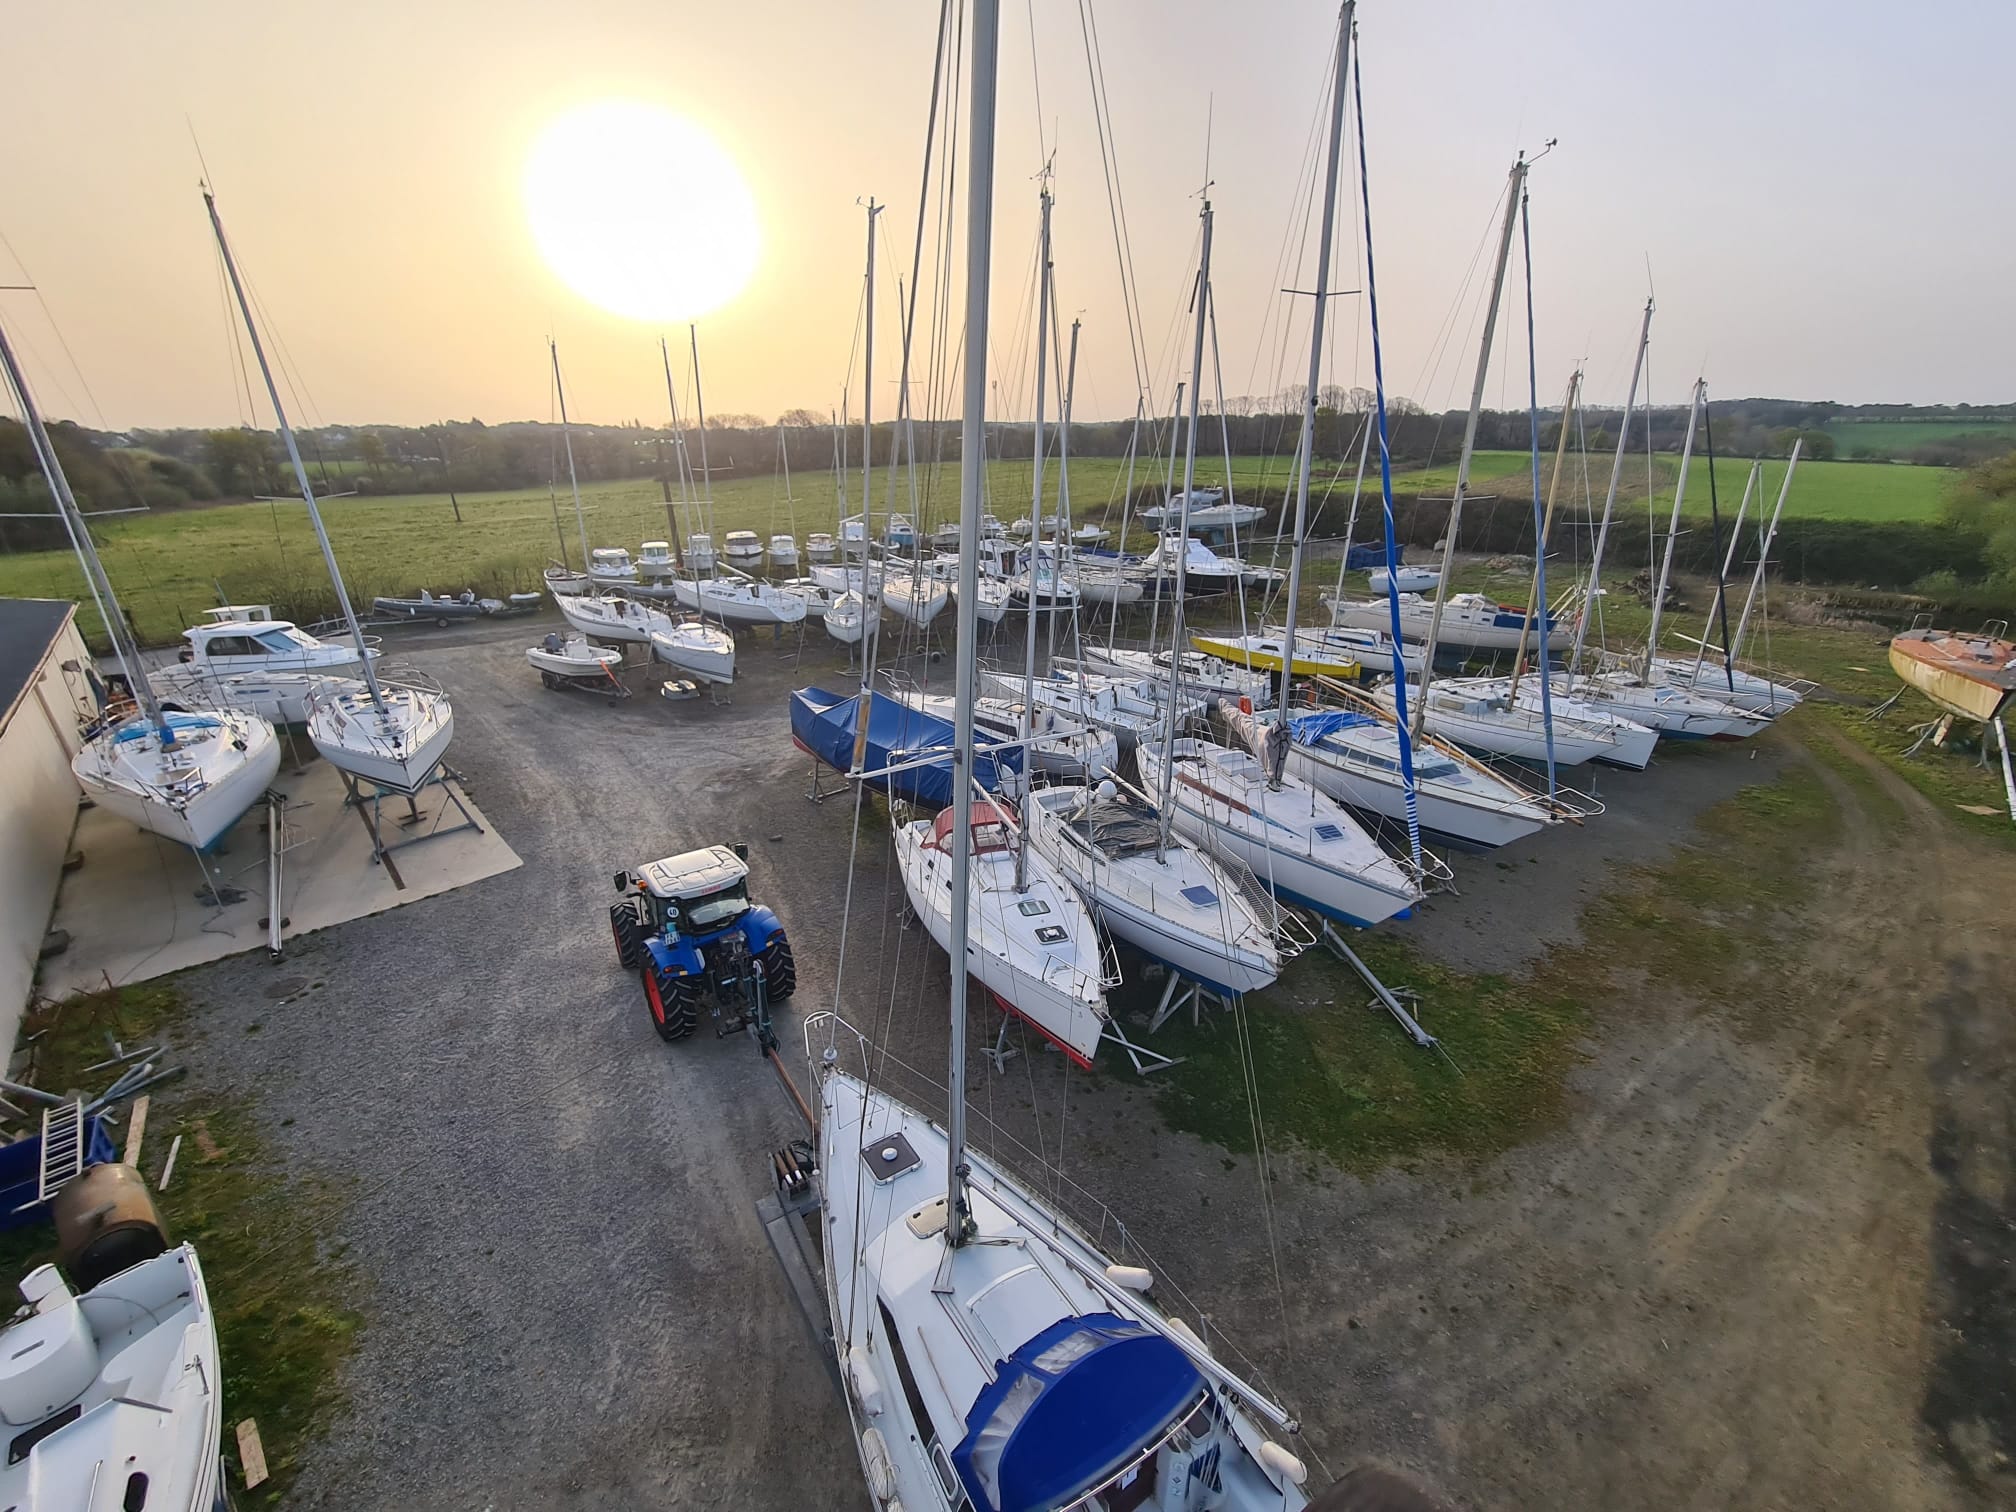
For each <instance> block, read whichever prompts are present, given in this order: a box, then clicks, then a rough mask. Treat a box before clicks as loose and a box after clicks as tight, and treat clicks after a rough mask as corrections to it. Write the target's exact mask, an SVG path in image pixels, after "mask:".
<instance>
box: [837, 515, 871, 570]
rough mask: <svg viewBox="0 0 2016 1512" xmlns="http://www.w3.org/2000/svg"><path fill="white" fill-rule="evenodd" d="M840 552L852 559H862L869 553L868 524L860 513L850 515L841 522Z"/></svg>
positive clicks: (856, 560)
mask: <svg viewBox="0 0 2016 1512" xmlns="http://www.w3.org/2000/svg"><path fill="white" fill-rule="evenodd" d="M840 553H841V555H842V556H843V557H846V558H847V559H848V560H850V561H855V562H858V561H861V560H863V559H864V558H866V557H867V555H868V526H867V524H866V523H865V522H864V521H863V520H862V518H861V516H859V515H849V516H848V517H847V518H846V519H844V520H842V521H841V522H840Z"/></svg>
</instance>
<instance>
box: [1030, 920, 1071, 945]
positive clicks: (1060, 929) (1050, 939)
mask: <svg viewBox="0 0 2016 1512" xmlns="http://www.w3.org/2000/svg"><path fill="white" fill-rule="evenodd" d="M1070 933H1071V931H1070V930H1068V929H1066V928H1065V927H1064V926H1063V925H1062V924H1045V925H1042V926H1041V927H1039V928H1038V929H1037V931H1036V938H1037V940H1038V941H1039V942H1040V943H1041V944H1044V945H1061V944H1062V943H1063V942H1064V941H1065V940H1066V939H1067V938H1068V937H1069V936H1070Z"/></svg>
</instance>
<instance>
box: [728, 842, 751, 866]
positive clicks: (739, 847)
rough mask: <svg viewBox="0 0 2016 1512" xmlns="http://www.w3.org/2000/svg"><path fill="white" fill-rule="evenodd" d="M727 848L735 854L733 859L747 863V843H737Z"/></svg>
mask: <svg viewBox="0 0 2016 1512" xmlns="http://www.w3.org/2000/svg"><path fill="white" fill-rule="evenodd" d="M728 848H729V849H730V850H732V851H734V852H735V859H736V860H737V861H747V860H748V859H749V843H748V842H747V841H746V840H743V841H737V842H736V843H735V844H734V845H731V846H729V847H728Z"/></svg>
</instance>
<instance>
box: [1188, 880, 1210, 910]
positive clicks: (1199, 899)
mask: <svg viewBox="0 0 2016 1512" xmlns="http://www.w3.org/2000/svg"><path fill="white" fill-rule="evenodd" d="M1183 896H1184V897H1185V898H1187V899H1189V900H1190V901H1191V902H1192V903H1195V904H1196V905H1197V906H1198V907H1199V908H1209V907H1211V906H1212V905H1213V904H1214V903H1216V902H1217V901H1218V894H1216V893H1215V892H1213V891H1211V889H1210V888H1208V887H1206V886H1204V885H1203V884H1202V883H1201V882H1200V883H1199V884H1198V885H1197V886H1195V887H1186V888H1184V889H1183Z"/></svg>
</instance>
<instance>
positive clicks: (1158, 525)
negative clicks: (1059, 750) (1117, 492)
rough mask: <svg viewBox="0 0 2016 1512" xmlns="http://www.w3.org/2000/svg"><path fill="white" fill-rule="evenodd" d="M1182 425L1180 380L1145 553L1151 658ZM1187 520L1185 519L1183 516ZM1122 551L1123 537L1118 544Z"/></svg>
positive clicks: (1159, 620)
mask: <svg viewBox="0 0 2016 1512" xmlns="http://www.w3.org/2000/svg"><path fill="white" fill-rule="evenodd" d="M1182 423H1183V380H1182V379H1181V378H1179V379H1177V380H1176V402H1175V404H1173V405H1172V406H1170V409H1169V466H1168V469H1167V473H1166V476H1164V478H1163V480H1162V507H1161V508H1160V509H1158V510H1156V511H1155V549H1154V550H1153V551H1152V552H1150V553H1149V560H1151V561H1152V562H1154V564H1155V577H1154V579H1153V580H1152V581H1151V582H1150V584H1149V586H1150V587H1152V588H1153V589H1154V590H1155V595H1154V597H1153V598H1151V599H1150V600H1149V601H1148V652H1149V654H1150V655H1151V656H1152V655H1153V654H1154V652H1155V645H1156V643H1157V642H1158V641H1159V640H1160V639H1161V634H1162V574H1163V572H1164V570H1165V567H1164V563H1163V561H1162V558H1163V557H1164V556H1165V555H1166V553H1165V552H1164V551H1163V549H1162V542H1163V541H1164V540H1165V539H1166V533H1167V531H1168V529H1169V501H1170V500H1171V499H1173V498H1175V497H1176V427H1177V426H1179V425H1181V424H1182ZM1185 519H1186V521H1187V519H1188V516H1187V515H1186V516H1185ZM1120 546H1121V549H1122V550H1123V551H1124V550H1125V549H1126V546H1127V542H1126V538H1125V537H1122V538H1121V542H1120Z"/></svg>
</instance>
